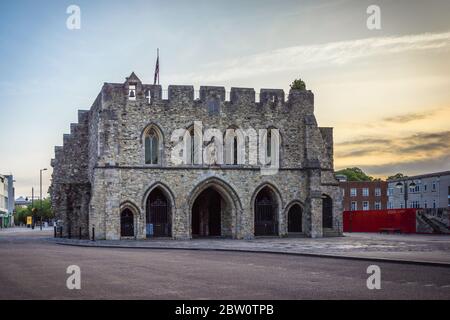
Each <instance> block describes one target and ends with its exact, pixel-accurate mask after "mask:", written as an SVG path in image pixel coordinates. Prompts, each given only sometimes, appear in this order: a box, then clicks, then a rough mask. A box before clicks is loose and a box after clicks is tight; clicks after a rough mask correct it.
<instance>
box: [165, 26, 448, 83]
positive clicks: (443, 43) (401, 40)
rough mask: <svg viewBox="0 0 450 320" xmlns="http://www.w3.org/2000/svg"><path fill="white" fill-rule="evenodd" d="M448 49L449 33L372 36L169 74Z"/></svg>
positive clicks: (200, 78) (220, 75)
mask: <svg viewBox="0 0 450 320" xmlns="http://www.w3.org/2000/svg"><path fill="white" fill-rule="evenodd" d="M437 49H440V50H449V49H450V32H443V33H424V34H416V35H404V36H392V37H372V38H364V39H357V40H348V41H338V42H329V43H323V44H316V45H302V46H293V47H286V48H281V49H277V50H272V51H268V52H262V53H258V54H254V55H250V56H245V57H240V58H236V59H232V60H227V61H221V62H215V63H212V64H208V65H206V66H205V67H204V70H200V71H199V72H195V73H190V74H184V75H172V76H170V78H171V79H173V80H175V81H178V82H183V81H187V80H189V81H191V82H192V81H195V82H221V81H225V80H230V79H238V78H246V77H254V76H259V75H262V74H268V73H275V72H280V71H290V70H292V69H293V68H294V69H305V68H311V67H318V66H323V65H330V64H331V65H333V64H334V65H342V64H347V63H350V62H352V61H353V60H355V59H360V58H364V57H369V56H375V55H376V56H378V55H387V54H392V53H403V52H406V51H422V50H427V51H429V50H437Z"/></svg>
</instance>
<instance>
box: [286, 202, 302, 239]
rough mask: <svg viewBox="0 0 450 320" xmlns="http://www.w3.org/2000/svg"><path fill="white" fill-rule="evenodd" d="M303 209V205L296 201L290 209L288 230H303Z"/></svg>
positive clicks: (295, 231)
mask: <svg viewBox="0 0 450 320" xmlns="http://www.w3.org/2000/svg"><path fill="white" fill-rule="evenodd" d="M302 220H303V210H302V207H301V206H300V205H299V204H297V203H295V204H294V205H292V206H291V207H290V208H289V211H288V232H289V233H299V232H302V231H303V221H302Z"/></svg>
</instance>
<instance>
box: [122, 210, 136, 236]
mask: <svg viewBox="0 0 450 320" xmlns="http://www.w3.org/2000/svg"><path fill="white" fill-rule="evenodd" d="M120 236H121V237H134V217H133V212H131V210H130V209H124V210H123V211H122V212H121V213H120Z"/></svg>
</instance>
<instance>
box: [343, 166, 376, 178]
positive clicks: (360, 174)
mask: <svg viewBox="0 0 450 320" xmlns="http://www.w3.org/2000/svg"><path fill="white" fill-rule="evenodd" d="M336 174H343V175H344V176H346V177H347V180H348V181H374V179H373V177H371V176H368V175H367V174H365V173H364V171H362V170H361V169H360V168H356V167H354V168H346V169H342V170H339V171H336Z"/></svg>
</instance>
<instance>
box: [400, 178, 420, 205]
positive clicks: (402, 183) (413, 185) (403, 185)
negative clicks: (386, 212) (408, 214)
mask: <svg viewBox="0 0 450 320" xmlns="http://www.w3.org/2000/svg"><path fill="white" fill-rule="evenodd" d="M395 186H396V187H397V188H399V189H400V188H403V191H404V192H403V197H404V200H405V209H407V208H408V187H415V186H416V184H415V183H414V181H413V182H411V183H410V184H409V185H408V182H407V181H405V182H401V181H399V182H397V183H396V185H395Z"/></svg>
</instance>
